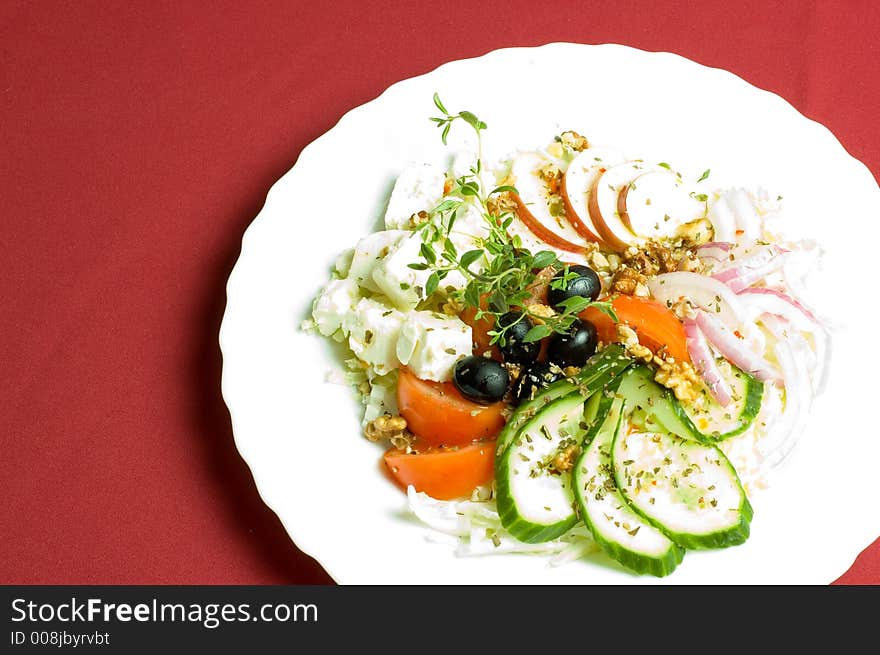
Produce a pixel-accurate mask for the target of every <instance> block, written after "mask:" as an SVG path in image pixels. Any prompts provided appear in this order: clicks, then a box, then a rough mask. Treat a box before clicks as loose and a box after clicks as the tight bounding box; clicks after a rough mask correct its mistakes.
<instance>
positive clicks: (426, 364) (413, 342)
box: [396, 311, 473, 382]
mask: <svg viewBox="0 0 880 655" xmlns="http://www.w3.org/2000/svg"><path fill="white" fill-rule="evenodd" d="M472 340H473V335H472V333H471V328H470V327H469V326H468V325H466V324H465V323H463V322H462V321H461V319H459V318H458V317H456V316H444V315H443V314H436V313H434V312H425V311H411V312H407V313H406V315H405V318H404V321H403V325H402V326H401V328H400V335H399V337H398V340H397V349H396V354H397V359H398V360H399V361H400V363H401V364H404V365H406V366H407V367H408V368H409V370H411V371H412V372H413V373H414V374H415V375H416V376H418V377H420V378H422V379H423V380H436V381H437V382H446V381H448V380H450V379H452V372H453V369H454V367H455V362H456V361H458V360H459V359H460V358H462V357H465V356H466V355H470V354H471V350H472V348H473V346H472Z"/></svg>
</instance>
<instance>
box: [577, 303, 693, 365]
mask: <svg viewBox="0 0 880 655" xmlns="http://www.w3.org/2000/svg"><path fill="white" fill-rule="evenodd" d="M611 306H612V307H613V308H614V312H615V313H616V314H617V318H619V319H620V321H621V322H622V323H624V324H626V325H628V326H629V327H631V328H632V329H633V330H635V331H636V333H637V334H638V335H639V343H641V344H642V345H643V346H645V347H646V348H649V349H650V350H652V351H653V352H655V353H656V352H657V351H658V350H659V349H660V348H661V347H663V346H666V352H667V353H668V354H669V355H670V356H672V357H674V358H675V359H676V360H678V361H685V362H689V361H690V359H691V358H690V355H688V349H687V340H686V337H685V333H684V325H683V324H682V322H681V321H679V320H678V317H677V316H676V315H675V314H674V313H672V310H670V309H669V308H668V307H666V306H665V305H663V304H661V303H658V302H656V301H654V300H648V299H646V298H639V297H638V296H627V295H619V296H616V297H615V298H614V299H613V300H612V301H611ZM579 316H580V318H582V319H585V320H588V321H590V322H591V323H593V325H595V326H596V330H597V332H598V333H599V339H600V340H602V341H604V342H605V343H610V342H612V341H616V340H617V327H616V326H615V324H614V321H613V320H612V319H611V317H610V316H608V315H607V314H604V313H603V312H601V311H599V310H598V309H596V308H595V307H587V308H586V309H585V310H584V311H582V312H581V313H580V314H579Z"/></svg>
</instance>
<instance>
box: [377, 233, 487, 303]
mask: <svg viewBox="0 0 880 655" xmlns="http://www.w3.org/2000/svg"><path fill="white" fill-rule="evenodd" d="M453 227H454V226H453ZM465 238H468V239H469V237H465ZM453 243H455V239H453ZM469 243H473V242H472V241H470V242H469ZM421 247H422V235H421V234H419V233H418V232H415V233H413V234H411V235H410V236H409V237H407V238H406V239H403V241H401V243H400V245H399V246H398V247H397V248H396V249H395V250H393V251H392V252H391V253H390V254H388V255H387V256H386V257H385V258H384V259H383V260H382V261H381V262H380V263H379V264H378V265H377V266H376V268H375V269H373V283H374V284H375V286H376V288H377V290H378V291H379V292H380V293H383V294H385V296H387V297H388V299H389V300H390V301H391V302H392V303H393V304H394V306H395V307H397V308H399V309H401V310H403V311H407V310H410V309H415V307H416V305H417V304H418V303H419V302H420V301H422V300H424V299H425V297H426V296H425V285H426V284H427V282H428V278H429V277H430V276H431V270H430V269H428V270H425V271H417V270H414V269H412V268H410V267H409V265H410V264H416V263H420V262H424V259H423V258H422V255H421V253H420V249H421ZM456 247H458V246H456ZM462 247H463V248H464V249H463V250H461V251H460V253H459V254H461V253H464V252H465V251H467V250H471V249H472V248H473V246H472V245H468V242H465V241H464V240H463V241H462ZM434 250H435V251H439V250H440V247H439V246H435V248H434ZM438 257H439V254H438ZM473 270H475V271H476V270H479V267H478V266H477V265H475V266H474V268H473ZM466 284H467V280H466V279H465V277H464V275H462V274H461V273H460V272H458V271H450V272H449V274H448V275H447V276H446V277H445V278H443V280H441V281H440V286H441V287H453V288H455V289H460V288H462V287H464V286H465V285H466Z"/></svg>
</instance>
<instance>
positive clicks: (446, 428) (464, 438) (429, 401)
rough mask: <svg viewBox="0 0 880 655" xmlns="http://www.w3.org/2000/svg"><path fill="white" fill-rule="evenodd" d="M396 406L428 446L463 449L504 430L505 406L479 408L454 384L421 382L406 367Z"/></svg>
mask: <svg viewBox="0 0 880 655" xmlns="http://www.w3.org/2000/svg"><path fill="white" fill-rule="evenodd" d="M397 407H398V411H399V412H400V415H401V416H403V418H405V419H406V425H407V428H408V429H409V431H410V432H412V433H413V434H414V435H416V436H417V437H419V438H420V439H421V440H422V441H424V442H425V443H426V444H428V445H429V446H435V447H438V446H463V445H466V444H469V443H470V442H472V441H474V440H475V439H490V438H492V437H494V436H495V435H497V434H498V432H500V431H501V428H502V427H504V423H505V422H506V419H505V418H504V413H503V410H504V403H503V402H497V403H493V404H491V405H480V404H478V403H475V402H473V401H471V400H468V399H467V398H465V397H464V396H462V395H461V394H460V393H459V391H458V389H456V388H455V385H454V384H453V383H452V382H431V381H429V380H421V379H419V378H417V377H416V376H415V375H413V374H412V372H410V371H408V370H407V369H406V368H401V369H400V374H399V376H398V378H397Z"/></svg>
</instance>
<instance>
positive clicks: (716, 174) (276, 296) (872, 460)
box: [220, 43, 880, 584]
mask: <svg viewBox="0 0 880 655" xmlns="http://www.w3.org/2000/svg"><path fill="white" fill-rule="evenodd" d="M434 91H439V92H440V95H441V97H442V98H443V100H444V102H445V104H446V106H447V107H448V108H449V109H450V110H455V111H457V110H461V109H469V110H471V111H473V112H475V113H476V114H477V115H478V116H479V117H480V118H482V119H483V120H484V121H486V122H487V123H488V125H489V129H488V130H487V132H486V138H487V147H488V148H489V150H491V149H492V147H493V146H492V144H496V148H497V147H498V144H503V146H504V147H506V148H511V147H515V146H529V145H534V144H538V143H545V142H546V141H547V139H548V138H552V136H553V135H555V134H557V133H559V132H560V131H561V130H563V129H576V130H578V131H580V132H581V133H583V134H585V135H587V136H588V137H589V138H590V139H591V140H592V141H593V142H595V143H604V144H611V145H616V146H618V147H620V148H621V149H622V150H623V151H624V152H625V153H626V154H628V155H630V156H642V157H644V158H646V159H654V160H660V161H668V162H671V163H673V164H674V165H675V166H677V167H678V168H679V170H683V171H687V172H688V173H690V174H695V175H699V174H700V172H702V171H703V170H704V169H706V168H711V169H712V175H711V180H712V182H713V183H714V184H716V185H743V186H751V185H763V186H764V187H766V188H767V189H769V190H770V191H771V192H772V193H774V194H779V195H782V196H783V197H784V204H785V208H786V211H787V212H788V213H789V215H792V216H795V217H796V218H797V222H796V224H795V225H794V227H795V228H797V229H798V230H799V231H802V232H803V233H804V234H807V235H813V236H814V237H815V238H816V239H817V240H818V241H819V242H820V243H821V245H822V246H823V247H824V248H825V249H826V251H827V253H828V254H827V257H826V270H825V273H824V275H823V277H822V280H823V284H822V285H821V288H818V289H816V291H818V294H817V295H818V296H819V297H820V298H821V300H822V301H823V306H822V307H821V308H820V309H821V310H822V313H823V314H825V315H828V316H832V317H833V318H834V319H836V320H837V322H836V323H835V336H834V349H833V356H832V362H831V370H830V378H829V380H828V384H827V388H826V391H825V393H824V394H823V395H822V396H820V398H819V399H818V401H817V402H816V404H815V405H814V415H813V419H812V421H811V423H810V426H809V429H808V431H807V433H805V434H804V435H803V437H802V438H801V440H800V441H799V442H798V444H797V446H796V448H795V450H794V452H793V453H792V455H791V456H790V457H789V458H788V459H787V460H786V461H785V462H784V464H783V466H782V467H781V468H780V469H779V471H778V472H779V475H778V477H777V479H776V480H775V483H774V486H773V487H772V488H771V489H770V490H769V491H767V492H765V493H763V494H761V495H759V496H758V498H757V499H756V502H755V503H754V505H755V518H754V521H753V523H752V535H751V537H750V538H749V540H748V541H747V542H746V543H745V544H744V545H742V546H739V547H736V548H730V549H727V550H721V551H706V552H689V553H688V554H687V555H686V557H685V559H684V562H683V563H682V564H681V565H680V566H679V568H678V569H677V570H676V571H675V572H674V574H673V575H672V576H670V577H668V578H664V579H663V580H662V582H663V583H666V584H669V583H685V584H706V583H713V584H725V583H730V584H737V583H758V584H762V583H763V584H821V583H828V582H831V581H832V580H834V579H835V578H837V577H838V576H839V575H840V574H842V573H843V572H844V571H846V570H847V569H848V568H849V566H850V565H851V564H852V562H853V560H854V559H855V557H856V556H857V555H858V553H859V552H860V551H861V550H862V549H863V548H865V547H866V546H867V545H868V544H869V543H870V542H871V541H872V540H873V539H874V538H876V537H877V535H878V534H880V511H878V509H877V508H878V507H880V486H878V485H877V483H876V472H875V469H876V467H877V465H878V463H880V439H878V434H877V432H878V431H877V429H876V426H875V423H874V420H873V419H872V418H870V417H871V416H872V415H873V410H874V409H875V408H876V388H877V387H876V369H877V366H878V364H877V362H876V358H875V357H873V356H872V354H871V353H872V351H873V346H872V345H871V344H873V343H874V342H875V341H876V333H875V332H876V326H877V323H876V321H871V320H868V316H867V313H868V312H870V310H869V309H867V308H868V307H870V306H871V305H872V303H873V302H874V298H873V295H872V294H870V292H867V291H868V289H869V288H870V287H871V286H873V283H874V282H875V281H876V278H877V275H876V273H874V272H873V271H872V270H871V269H872V268H873V266H872V263H873V262H872V260H873V259H875V258H876V256H877V255H876V254H873V253H872V251H873V249H874V248H876V244H878V243H880V239H878V236H880V234H878V225H880V189H878V187H877V184H876V183H875V181H874V179H873V177H872V175H871V174H870V172H869V171H868V170H867V168H866V167H865V166H864V165H862V164H861V163H860V162H858V161H856V160H855V159H853V158H852V157H850V156H849V155H848V154H847V153H846V151H845V150H844V149H843V147H842V146H841V145H840V143H839V142H838V141H837V140H836V139H835V137H834V136H833V135H832V134H831V133H830V132H829V131H828V130H827V129H826V128H824V127H823V126H821V125H819V124H817V123H815V122H813V121H810V120H808V119H806V118H805V117H803V116H802V115H801V114H799V113H798V112H797V111H796V110H795V109H794V108H792V107H791V106H790V105H789V104H788V103H787V102H785V101H784V100H782V99H781V98H779V97H778V96H776V95H773V94H771V93H768V92H765V91H762V90H759V89H756V88H755V87H753V86H751V85H749V84H747V83H746V82H744V81H743V80H742V79H740V78H738V77H736V76H735V75H732V74H731V73H728V72H725V71H721V70H717V69H711V68H706V67H704V66H701V65H698V64H696V63H694V62H691V61H689V60H686V59H683V58H682V57H679V56H677V55H672V54H667V53H647V52H642V51H639V50H634V49H632V48H627V47H623V46H618V45H602V46H587V45H578V44H567V43H555V44H549V45H546V46H542V47H539V48H516V49H505V50H498V51H495V52H491V53H489V54H487V55H485V56H483V57H480V58H477V59H470V60H464V61H455V62H451V63H448V64H445V65H443V66H441V67H440V68H438V69H437V70H435V71H433V72H431V73H429V74H427V75H423V76H421V77H417V78H414V79H409V80H405V81H403V82H400V83H398V84H395V85H394V86H392V87H390V88H389V89H388V90H387V91H385V93H383V94H382V95H381V96H380V97H379V98H377V99H375V100H373V101H372V102H369V103H367V104H365V105H363V106H361V107H358V108H356V109H354V110H352V111H351V112H349V113H348V114H346V115H345V116H344V117H343V118H342V119H341V120H340V121H339V123H338V124H337V125H336V126H335V127H334V128H333V129H331V130H330V131H329V132H327V133H326V134H324V135H323V136H322V137H320V138H319V139H317V140H316V141H315V142H314V143H312V144H311V145H309V146H308V147H306V148H305V149H304V150H303V151H302V153H301V155H300V157H299V159H298V161H297V163H296V165H295V166H294V167H293V168H292V169H291V170H290V171H289V172H288V173H287V174H286V175H284V176H283V177H282V178H281V179H280V180H279V181H278V182H277V183H276V184H275V185H274V186H273V188H272V189H271V191H270V192H269V194H268V197H267V199H266V205H265V207H264V208H263V210H262V211H261V212H260V214H259V216H258V217H257V218H256V220H255V221H254V222H253V224H252V225H251V226H250V227H249V228H248V229H247V232H246V233H245V235H244V239H243V241H242V250H241V256H240V258H239V260H238V262H237V264H236V266H235V268H234V270H233V272H232V274H231V276H230V278H229V282H228V286H227V292H228V304H227V308H226V313H225V316H224V318H223V324H222V327H221V332H220V343H221V349H222V353H223V395H224V398H225V400H226V403H227V404H228V406H229V409H230V412H231V415H232V424H233V430H234V434H235V440H236V444H237V446H238V448H239V450H240V452H241V454H242V456H243V457H244V459H245V461H246V462H247V463H248V464H249V466H250V467H251V469H252V471H253V474H254V478H255V480H256V483H257V487H258V488H259V491H260V494H261V495H262V497H263V499H264V500H265V502H266V503H267V504H268V505H269V507H271V508H272V509H273V510H274V511H275V512H276V513H277V514H278V516H279V517H280V519H281V521H282V523H283V524H284V526H285V528H286V529H287V531H288V532H289V533H290V535H291V536H292V538H293V539H294V541H295V542H296V544H297V546H299V547H300V548H301V549H302V550H303V551H305V552H306V553H308V554H310V555H312V556H313V557H315V558H316V559H317V560H318V561H319V562H320V563H321V565H322V566H323V567H324V568H325V569H326V570H327V572H328V573H329V574H330V575H331V576H332V577H333V579H334V580H336V581H337V582H339V583H343V584H384V583H394V584H413V583H425V584H427V583H438V584H443V583H462V584H479V583H499V584H507V583H518V584H530V583H550V584H553V583H576V584H592V583H599V584H609V583H642V584H644V583H651V582H657V580H655V579H653V578H647V577H636V576H633V575H630V574H629V573H627V572H625V571H624V570H622V569H621V568H620V567H618V566H616V565H614V564H612V563H610V562H609V561H608V560H607V559H605V558H604V557H600V556H596V557H593V558H591V559H589V560H582V561H578V562H574V563H571V564H567V565H565V566H562V567H558V568H550V567H548V565H547V560H546V559H545V558H543V557H537V556H524V555H505V556H491V557H483V558H470V559H468V558H457V557H455V556H454V554H453V549H452V548H450V547H448V546H446V545H442V544H435V543H429V542H428V541H427V540H426V539H425V535H426V532H425V530H424V529H423V528H422V527H421V526H419V525H418V524H417V523H415V521H414V520H413V519H411V518H410V517H409V516H408V515H407V513H406V511H405V496H404V494H403V493H401V491H400V490H399V489H397V488H396V487H395V486H393V485H392V484H391V483H390V482H389V481H388V480H387V479H386V478H385V477H384V476H383V474H382V473H381V469H380V465H379V462H380V455H381V450H380V448H379V447H378V446H377V445H376V444H371V443H369V442H367V441H366V440H365V439H363V438H362V437H361V436H360V423H359V417H360V411H361V408H360V406H359V405H358V404H357V402H356V400H355V399H354V398H353V397H352V395H351V393H350V392H349V390H348V389H347V388H345V387H343V386H339V385H334V384H329V383H326V382H325V376H326V373H327V371H328V370H330V369H333V368H338V367H339V361H338V359H336V357H335V356H334V354H333V353H332V351H331V348H330V347H329V345H328V344H326V343H324V340H322V339H320V338H319V337H317V336H312V335H307V334H304V333H302V332H300V331H299V330H298V326H299V324H300V322H301V321H302V319H304V318H306V317H307V316H308V313H309V311H310V306H311V301H312V299H313V297H314V295H315V293H316V292H317V291H318V289H319V288H320V287H321V286H322V285H323V284H325V283H326V281H327V279H328V275H329V270H330V267H331V265H332V262H333V260H334V258H335V256H336V255H337V254H338V253H339V252H340V251H341V250H343V249H345V248H348V247H350V246H352V245H353V244H354V243H355V242H356V241H357V239H358V238H359V237H360V236H362V235H364V234H366V233H367V232H369V231H372V230H374V229H376V228H377V227H378V226H379V221H380V218H381V216H382V214H383V211H384V206H385V202H386V201H387V197H388V193H389V191H390V189H391V185H392V183H393V180H394V178H395V176H396V175H397V173H398V172H399V171H400V170H401V168H402V166H403V165H404V164H405V162H407V161H408V160H424V161H430V160H435V161H436V160H442V159H441V158H443V157H445V156H446V152H447V151H446V150H445V149H444V148H443V146H442V144H441V143H440V139H439V134H438V131H437V130H436V129H435V127H434V125H433V124H432V123H430V122H429V121H428V120H427V119H428V117H429V116H432V115H434V114H435V113H436V111H435V109H434V107H433V105H432V102H431V96H432V94H433V93H434ZM453 132H455V130H453ZM459 132H460V133H462V132H463V131H462V130H459ZM866 292H867V293H866ZM839 308H842V309H839ZM843 310H845V311H843ZM875 314H876V313H875ZM862 325H864V327H862ZM863 331H864V333H865V335H866V336H865V337H864V338H862V337H860V336H859V335H861V334H862V333H863Z"/></svg>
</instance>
